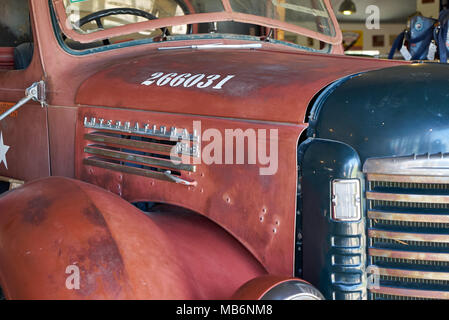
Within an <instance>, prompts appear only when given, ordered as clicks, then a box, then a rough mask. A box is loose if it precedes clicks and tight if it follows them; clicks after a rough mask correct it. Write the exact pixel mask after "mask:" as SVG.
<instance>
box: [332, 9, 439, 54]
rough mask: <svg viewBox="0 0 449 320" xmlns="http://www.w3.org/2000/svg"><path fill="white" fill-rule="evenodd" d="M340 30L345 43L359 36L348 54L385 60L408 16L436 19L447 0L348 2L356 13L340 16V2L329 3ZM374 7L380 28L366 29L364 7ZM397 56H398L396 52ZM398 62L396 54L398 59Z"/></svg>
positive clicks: (404, 26) (405, 24)
mask: <svg viewBox="0 0 449 320" xmlns="http://www.w3.org/2000/svg"><path fill="white" fill-rule="evenodd" d="M331 2H332V6H333V8H334V11H335V13H336V15H337V18H338V21H339V22H340V27H341V29H342V31H343V34H344V36H346V39H347V41H351V39H354V38H353V36H355V35H354V33H356V34H358V35H359V36H360V37H359V39H358V41H357V43H356V44H355V45H354V46H353V47H352V48H350V52H349V53H351V54H353V53H355V54H358V53H360V54H368V55H372V56H375V57H380V58H386V57H387V56H388V53H389V51H390V49H391V46H392V44H393V42H394V40H395V39H396V37H397V36H398V34H400V33H401V32H402V31H403V30H404V29H405V28H406V26H407V20H408V18H409V17H410V16H412V15H414V14H416V13H417V12H420V13H421V14H422V15H423V16H425V17H432V18H438V15H439V12H440V9H444V8H447V6H448V0H376V1H373V0H352V2H353V3H354V4H355V5H356V9H357V11H356V12H355V13H353V14H351V15H344V14H342V13H340V12H339V8H340V6H341V4H342V3H343V2H344V0H331ZM370 5H376V6H378V7H379V9H380V29H372V30H371V29H368V28H367V26H366V19H367V17H368V16H369V14H367V13H366V8H367V7H368V6H370ZM398 54H399V53H398ZM398 58H399V59H400V58H401V57H400V54H399V56H398Z"/></svg>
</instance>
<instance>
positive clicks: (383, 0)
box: [331, 0, 416, 23]
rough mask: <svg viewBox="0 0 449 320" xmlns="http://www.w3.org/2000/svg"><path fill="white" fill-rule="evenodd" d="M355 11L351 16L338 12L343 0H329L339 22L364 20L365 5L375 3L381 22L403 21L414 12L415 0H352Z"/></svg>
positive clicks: (365, 15)
mask: <svg viewBox="0 0 449 320" xmlns="http://www.w3.org/2000/svg"><path fill="white" fill-rule="evenodd" d="M352 1H353V2H354V3H355V5H356V7H357V13H356V14H353V15H351V16H345V15H343V14H340V13H338V8H339V7H340V4H341V3H342V2H343V0H331V3H332V6H333V7H334V11H335V12H336V14H337V18H338V20H339V21H340V22H365V20H366V17H367V14H366V13H365V9H366V7H368V6H369V5H377V6H378V7H379V8H380V18H381V22H401V23H405V22H406V21H407V17H409V16H411V15H412V14H414V13H415V12H416V0H352Z"/></svg>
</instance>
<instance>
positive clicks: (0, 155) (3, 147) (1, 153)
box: [0, 132, 9, 169]
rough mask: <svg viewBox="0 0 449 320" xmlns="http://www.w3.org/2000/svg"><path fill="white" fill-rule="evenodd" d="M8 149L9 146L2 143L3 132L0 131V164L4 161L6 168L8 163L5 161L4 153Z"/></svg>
mask: <svg viewBox="0 0 449 320" xmlns="http://www.w3.org/2000/svg"><path fill="white" fill-rule="evenodd" d="M8 150H9V146H7V145H5V144H4V143H3V133H2V132H0V165H1V164H2V162H4V163H5V167H6V169H8V163H7V162H6V153H7V152H8Z"/></svg>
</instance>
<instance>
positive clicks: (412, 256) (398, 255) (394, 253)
mask: <svg viewBox="0 0 449 320" xmlns="http://www.w3.org/2000/svg"><path fill="white" fill-rule="evenodd" d="M368 254H369V255H370V256H374V257H382V258H393V259H408V260H423V261H425V260H430V261H442V262H449V253H430V252H417V251H401V250H386V249H377V248H369V249H368Z"/></svg>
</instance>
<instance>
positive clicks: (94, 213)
mask: <svg viewBox="0 0 449 320" xmlns="http://www.w3.org/2000/svg"><path fill="white" fill-rule="evenodd" d="M83 215H84V216H85V217H86V218H87V220H89V222H90V223H92V224H93V225H95V226H99V227H102V228H106V227H107V224H106V220H104V217H103V214H102V213H101V212H100V210H98V208H97V207H96V206H94V205H93V204H91V205H90V206H89V207H87V208H85V209H84V210H83Z"/></svg>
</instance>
